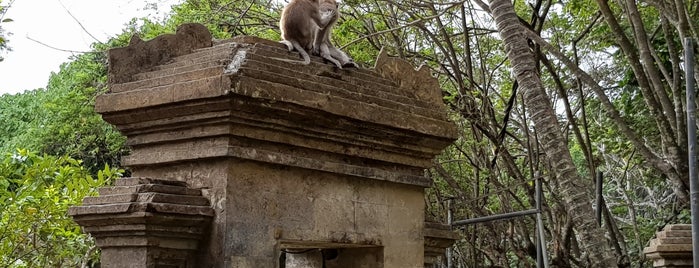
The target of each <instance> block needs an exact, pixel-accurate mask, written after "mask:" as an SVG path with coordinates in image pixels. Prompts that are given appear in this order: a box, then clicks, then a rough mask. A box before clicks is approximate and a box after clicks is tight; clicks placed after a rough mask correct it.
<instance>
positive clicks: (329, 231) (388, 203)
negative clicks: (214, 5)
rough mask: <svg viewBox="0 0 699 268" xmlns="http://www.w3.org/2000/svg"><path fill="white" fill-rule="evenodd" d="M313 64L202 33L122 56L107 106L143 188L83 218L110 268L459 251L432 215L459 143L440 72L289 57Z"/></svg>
mask: <svg viewBox="0 0 699 268" xmlns="http://www.w3.org/2000/svg"><path fill="white" fill-rule="evenodd" d="M297 55H298V54H297V53H295V52H293V53H289V52H288V51H287V50H286V48H285V46H283V45H282V44H279V43H277V42H274V41H270V40H264V39H260V38H255V37H248V36H239V37H235V38H232V39H228V40H212V38H211V34H210V33H209V32H208V30H207V29H206V28H205V27H204V26H202V25H199V24H185V25H182V26H180V27H179V28H178V30H177V33H175V34H170V35H163V36H159V37H157V38H155V39H153V40H149V41H142V40H141V39H139V38H138V37H134V38H133V39H132V40H131V43H130V44H129V46H127V47H124V48H117V49H113V50H111V51H109V92H107V93H106V94H104V95H101V96H99V97H98V98H97V100H96V105H95V109H96V111H97V112H99V113H100V114H102V116H103V118H104V120H106V121H107V122H109V123H111V124H113V125H115V126H116V127H117V128H118V129H119V130H120V131H121V132H122V133H123V134H124V135H126V136H127V138H128V141H127V143H128V145H129V146H130V148H131V154H130V155H129V156H127V157H125V158H124V159H123V164H124V165H125V166H127V167H129V169H130V170H131V173H132V176H133V177H132V178H123V179H120V180H118V181H117V182H116V184H115V185H114V186H111V187H104V188H102V189H100V195H99V196H97V197H88V198H86V199H85V200H84V204H83V205H82V206H78V207H73V208H71V210H70V211H69V213H70V214H71V215H72V216H73V217H74V219H75V221H76V222H78V224H80V225H81V226H83V228H84V230H85V232H88V233H91V234H92V236H93V237H95V239H96V241H97V245H98V246H99V247H100V248H101V250H102V259H101V265H102V267H103V268H111V267H136V268H138V267H183V268H184V267H243V268H248V267H251V268H252V267H283V266H286V267H301V266H303V265H306V266H305V267H314V266H315V267H318V268H320V267H321V266H320V265H321V263H322V264H323V265H325V266H326V267H328V268H332V267H379V268H380V267H386V268H408V267H423V265H424V263H425V262H427V263H430V262H431V261H432V259H433V258H434V257H435V256H438V255H439V254H440V250H441V251H442V252H443V250H444V249H445V248H446V247H448V246H450V245H451V243H453V241H454V239H456V236H455V235H454V233H453V232H451V231H450V229H449V228H448V226H443V225H442V226H440V225H439V224H429V225H426V223H425V217H424V209H425V201H424V189H425V188H426V187H430V186H431V184H432V182H431V181H430V180H429V179H428V178H426V177H425V176H424V170H425V169H426V168H428V167H430V166H431V164H432V161H433V158H434V157H435V156H436V155H437V154H439V153H440V152H441V150H443V149H444V148H445V147H447V146H448V145H449V144H451V143H452V142H453V141H454V140H455V139H456V138H457V129H456V127H455V125H454V124H453V123H451V122H449V121H448V120H447V117H446V108H445V106H444V104H443V102H442V95H441V91H440V88H439V84H438V83H437V80H436V79H435V78H433V77H432V76H431V75H430V72H429V70H428V69H427V68H421V69H418V70H415V69H414V68H413V67H412V66H411V65H410V64H408V63H407V62H405V61H402V60H399V59H395V58H391V57H388V56H387V55H386V54H385V53H383V52H382V53H381V55H380V56H379V58H378V59H377V61H376V66H375V67H374V68H373V69H362V68H360V69H341V70H340V69H337V68H334V67H333V66H332V65H330V64H325V63H323V62H322V61H321V59H320V58H319V57H313V62H312V63H311V64H310V65H306V66H304V65H295V64H291V63H287V62H283V61H279V60H278V59H275V58H289V59H296V58H297V57H298V56H297ZM426 245H427V246H426ZM426 251H427V253H425V252H426ZM426 254H427V255H426ZM425 256H429V258H426V257H425ZM295 263H297V264H295ZM298 263H306V264H298Z"/></svg>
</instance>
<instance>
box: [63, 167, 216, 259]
mask: <svg viewBox="0 0 699 268" xmlns="http://www.w3.org/2000/svg"><path fill="white" fill-rule="evenodd" d="M99 194H100V196H98V197H86V198H85V199H84V200H83V205H82V206H77V207H71V208H70V209H69V210H68V214H69V215H71V216H72V217H73V219H74V220H75V221H76V222H77V223H78V224H79V225H80V226H82V227H83V230H84V231H85V232H87V233H89V234H90V235H92V237H94V238H95V241H96V244H97V246H98V247H100V249H101V250H102V255H101V264H102V265H101V267H114V268H116V267H136V268H137V267H143V268H146V267H181V268H185V267H186V268H190V267H191V268H193V267H198V266H196V265H195V263H194V262H193V260H196V254H197V250H198V247H199V242H200V240H202V239H203V238H204V237H205V231H206V230H207V229H208V227H209V223H210V222H211V218H212V217H213V215H214V211H213V209H212V208H211V207H210V205H209V201H208V200H207V199H206V198H204V197H203V196H202V195H201V191H200V190H194V189H189V188H187V187H186V183H183V182H177V181H163V180H154V179H147V178H122V179H119V180H117V182H116V185H115V186H113V187H103V188H100V189H99Z"/></svg>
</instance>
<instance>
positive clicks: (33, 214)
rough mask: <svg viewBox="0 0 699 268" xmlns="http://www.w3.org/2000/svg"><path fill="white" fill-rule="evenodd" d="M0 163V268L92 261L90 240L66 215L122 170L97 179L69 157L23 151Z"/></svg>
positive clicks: (101, 172)
mask: <svg viewBox="0 0 699 268" xmlns="http://www.w3.org/2000/svg"><path fill="white" fill-rule="evenodd" d="M1 161H2V162H0V203H2V204H3V205H4V207H3V209H2V210H0V267H78V266H79V265H80V264H81V263H82V262H86V261H89V260H93V259H94V258H95V257H96V256H95V255H94V254H93V255H88V256H85V254H86V253H87V252H94V250H90V249H91V248H92V247H94V245H93V242H92V240H91V239H90V238H89V237H88V236H87V235H85V234H83V233H82V232H81V231H80V228H79V226H77V224H75V223H74V222H73V220H72V219H71V218H70V217H69V216H68V215H67V214H66V212H67V210H68V207H70V206H73V205H77V204H79V203H80V202H81V201H82V199H83V197H85V196H90V195H95V194H96V189H97V188H98V187H100V186H104V185H107V184H109V183H111V182H112V181H113V180H114V179H115V178H116V177H118V176H120V175H121V174H120V173H121V172H122V171H121V170H119V169H112V168H110V167H109V166H104V167H103V168H102V169H101V170H99V171H98V172H97V174H96V176H92V175H91V173H90V171H89V170H87V169H86V168H84V167H83V166H82V163H81V162H80V161H78V160H75V159H73V158H70V157H65V156H63V157H56V156H49V155H43V156H42V155H37V154H35V153H32V152H29V151H27V150H17V151H16V152H14V153H12V154H5V155H4V156H3V158H2V160H1Z"/></svg>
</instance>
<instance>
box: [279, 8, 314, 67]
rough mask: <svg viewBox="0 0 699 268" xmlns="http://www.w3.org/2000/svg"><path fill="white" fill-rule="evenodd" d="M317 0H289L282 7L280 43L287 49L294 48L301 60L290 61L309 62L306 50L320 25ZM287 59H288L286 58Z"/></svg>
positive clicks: (312, 41)
mask: <svg viewBox="0 0 699 268" xmlns="http://www.w3.org/2000/svg"><path fill="white" fill-rule="evenodd" d="M318 1H319V0H291V2H289V4H287V5H286V6H285V7H284V10H283V11H282V16H281V19H280V20H279V29H280V30H281V33H282V41H281V43H283V44H285V45H286V46H287V48H288V49H289V51H291V50H293V49H296V50H297V51H298V52H299V53H300V54H301V57H302V58H303V61H290V62H296V63H301V64H304V65H307V64H309V63H311V58H310V57H309V56H308V52H307V51H310V50H311V49H313V44H314V40H315V38H316V35H317V32H318V31H319V30H320V28H321V27H322V26H321V25H322V24H321V20H320V3H319V2H318ZM287 61H288V60H287Z"/></svg>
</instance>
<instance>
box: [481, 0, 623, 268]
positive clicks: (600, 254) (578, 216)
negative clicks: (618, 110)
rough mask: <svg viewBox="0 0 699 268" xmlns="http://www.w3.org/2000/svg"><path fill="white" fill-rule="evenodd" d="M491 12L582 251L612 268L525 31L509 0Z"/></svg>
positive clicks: (610, 252) (499, 0)
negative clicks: (555, 177)
mask: <svg viewBox="0 0 699 268" xmlns="http://www.w3.org/2000/svg"><path fill="white" fill-rule="evenodd" d="M490 10H491V14H492V15H493V18H494V19H495V23H496V24H497V28H498V31H499V32H500V35H501V37H502V39H503V43H504V45H505V50H506V52H507V56H508V58H509V59H510V63H511V64H512V69H513V73H514V75H515V77H516V78H517V81H518V82H519V85H520V86H521V88H522V89H523V94H524V102H525V104H526V106H527V108H528V109H529V112H530V113H531V118H532V120H533V121H534V125H535V127H536V128H537V130H538V132H539V134H540V135H541V138H540V140H541V143H542V147H543V149H544V150H545V152H546V156H547V157H548V160H549V161H551V163H552V165H553V167H554V170H555V172H556V175H557V177H558V179H559V180H560V185H561V188H562V193H561V195H562V196H564V197H565V200H564V201H565V202H566V205H567V206H568V211H569V216H570V217H571V219H572V220H573V222H574V223H575V228H576V229H577V232H578V234H579V238H580V243H581V245H582V248H583V249H584V250H585V252H587V253H588V254H589V258H590V264H591V266H592V267H605V268H606V267H615V266H617V264H616V258H615V256H614V255H613V252H614V250H612V248H611V247H610V246H609V244H608V243H607V240H606V239H605V236H604V230H603V229H602V228H599V227H598V226H597V224H596V223H595V220H594V219H595V216H594V213H593V211H592V207H591V204H592V203H591V200H590V197H589V196H588V194H587V192H588V190H589V189H590V187H591V183H590V181H587V180H584V179H583V178H581V177H580V176H579V175H578V173H577V171H576V169H575V165H574V164H573V159H572V157H571V155H570V152H569V151H568V146H567V144H566V142H565V139H564V137H563V133H562V132H561V131H560V126H559V123H558V120H557V119H556V114H555V111H554V110H553V106H552V104H551V101H550V99H549V97H548V95H547V94H546V91H545V90H544V86H543V84H542V83H541V79H540V78H539V74H538V72H537V70H536V62H535V61H534V56H533V54H532V52H531V51H530V50H529V46H528V44H527V41H526V38H525V33H524V31H525V29H524V28H523V26H522V25H521V24H520V22H519V18H518V17H517V15H516V14H515V13H514V7H513V6H512V3H511V2H510V0H494V1H492V2H491V5H490Z"/></svg>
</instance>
